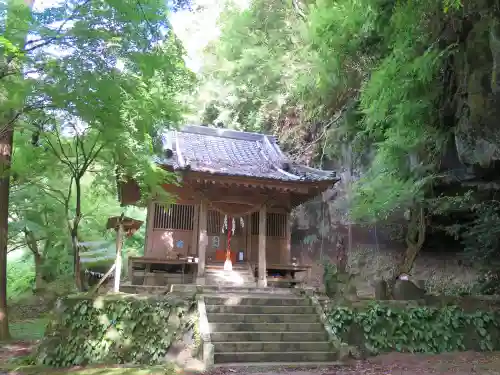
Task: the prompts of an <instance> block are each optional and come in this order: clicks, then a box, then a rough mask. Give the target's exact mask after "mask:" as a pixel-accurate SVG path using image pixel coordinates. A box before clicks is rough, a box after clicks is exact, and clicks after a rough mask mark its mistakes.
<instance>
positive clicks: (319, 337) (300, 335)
mask: <svg viewBox="0 0 500 375" xmlns="http://www.w3.org/2000/svg"><path fill="white" fill-rule="evenodd" d="M210 338H211V340H212V342H213V343H216V342H235V341H281V342H293V341H297V342H299V341H325V340H327V338H328V335H327V334H326V332H325V331H324V330H322V331H319V332H269V331H267V332H266V331H264V332H219V331H218V332H212V333H211V334H210Z"/></svg>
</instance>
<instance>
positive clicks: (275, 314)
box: [207, 311, 318, 323]
mask: <svg viewBox="0 0 500 375" xmlns="http://www.w3.org/2000/svg"><path fill="white" fill-rule="evenodd" d="M207 315H217V316H222V315H231V316H233V315H245V316H285V315H286V316H289V315H292V316H311V317H313V316H314V317H317V316H318V314H314V313H310V314H300V313H297V314H283V313H257V314H247V313H214V312H208V311H207ZM228 323H230V322H228Z"/></svg>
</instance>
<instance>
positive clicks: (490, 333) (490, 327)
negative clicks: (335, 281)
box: [327, 303, 500, 354]
mask: <svg viewBox="0 0 500 375" xmlns="http://www.w3.org/2000/svg"><path fill="white" fill-rule="evenodd" d="M327 316H328V320H329V324H330V325H331V327H332V330H333V332H334V334H336V335H337V336H338V337H340V338H342V339H343V340H344V341H345V340H349V339H351V340H353V337H356V336H358V337H357V338H355V339H354V340H358V341H361V342H363V345H365V347H366V349H367V350H368V351H369V352H371V353H372V354H377V353H380V352H388V351H393V350H397V351H399V352H412V353H413V352H420V353H441V352H450V351H459V350H480V351H492V350H496V349H498V348H499V347H500V341H499V338H500V330H499V327H500V315H499V313H498V312H496V311H495V312H480V311H478V312H475V313H466V312H464V311H463V310H461V309H459V308H458V307H456V306H446V307H443V308H431V307H407V308H397V307H390V306H386V305H381V304H376V303H374V304H371V305H370V306H368V307H367V308H364V309H353V308H349V307H332V308H330V309H329V310H328V311H327Z"/></svg>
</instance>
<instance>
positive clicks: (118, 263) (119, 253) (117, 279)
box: [113, 221, 123, 293]
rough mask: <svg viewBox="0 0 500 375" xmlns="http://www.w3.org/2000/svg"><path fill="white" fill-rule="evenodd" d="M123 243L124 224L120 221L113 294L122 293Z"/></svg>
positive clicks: (117, 234)
mask: <svg viewBox="0 0 500 375" xmlns="http://www.w3.org/2000/svg"><path fill="white" fill-rule="evenodd" d="M122 243H123V223H122V222H121V221H120V224H118V230H117V231H116V261H115V265H116V266H115V280H114V281H115V284H114V287H113V292H115V293H118V292H119V291H120V277H121V272H122Z"/></svg>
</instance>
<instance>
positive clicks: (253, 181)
mask: <svg viewBox="0 0 500 375" xmlns="http://www.w3.org/2000/svg"><path fill="white" fill-rule="evenodd" d="M184 181H190V182H191V181H192V182H198V183H201V182H204V183H208V184H222V185H224V184H226V185H227V186H231V185H240V186H245V187H251V188H255V187H258V188H268V189H276V190H281V191H297V192H302V193H307V192H308V190H309V187H312V186H315V185H316V183H315V182H308V181H297V182H290V181H279V180H272V179H259V178H250V177H237V176H220V175H214V174H210V173H203V172H194V171H189V172H186V175H185V178H184ZM332 184H333V183H332Z"/></svg>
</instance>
